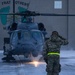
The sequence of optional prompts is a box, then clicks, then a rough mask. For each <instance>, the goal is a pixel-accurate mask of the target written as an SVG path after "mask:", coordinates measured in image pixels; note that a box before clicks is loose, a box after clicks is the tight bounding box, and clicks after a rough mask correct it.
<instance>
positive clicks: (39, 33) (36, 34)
mask: <svg viewBox="0 0 75 75" xmlns="http://www.w3.org/2000/svg"><path fill="white" fill-rule="evenodd" d="M32 34H33V37H34V38H35V39H36V40H37V41H38V42H42V41H43V36H42V34H41V32H38V31H32Z"/></svg>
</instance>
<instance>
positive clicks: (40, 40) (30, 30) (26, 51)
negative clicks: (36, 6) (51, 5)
mask: <svg viewBox="0 0 75 75" xmlns="http://www.w3.org/2000/svg"><path fill="white" fill-rule="evenodd" d="M2 15H20V16H22V23H20V24H17V23H12V25H10V26H8V27H7V28H6V29H7V30H8V34H9V36H10V37H9V38H4V46H3V50H4V53H3V54H4V55H6V57H3V58H2V60H5V61H10V60H15V58H14V57H13V56H12V55H24V56H25V57H26V58H28V57H30V56H31V55H32V56H33V57H37V56H38V54H40V53H42V50H43V46H44V41H45V35H46V33H47V32H46V29H45V28H44V25H43V23H39V24H37V23H34V22H32V18H31V16H39V15H40V14H39V13H35V12H31V11H28V10H27V11H25V12H21V13H14V14H2ZM6 44H9V48H8V49H7V48H6Z"/></svg>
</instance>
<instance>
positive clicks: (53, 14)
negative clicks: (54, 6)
mask: <svg viewBox="0 0 75 75" xmlns="http://www.w3.org/2000/svg"><path fill="white" fill-rule="evenodd" d="M0 15H19V16H75V14H55V13H35V12H31V13H8V14H7V13H0Z"/></svg>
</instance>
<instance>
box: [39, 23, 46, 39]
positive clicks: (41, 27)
mask: <svg viewBox="0 0 75 75" xmlns="http://www.w3.org/2000/svg"><path fill="white" fill-rule="evenodd" d="M38 29H39V30H40V31H42V33H43V35H44V37H45V38H46V34H47V32H46V28H45V27H44V24H43V23H38Z"/></svg>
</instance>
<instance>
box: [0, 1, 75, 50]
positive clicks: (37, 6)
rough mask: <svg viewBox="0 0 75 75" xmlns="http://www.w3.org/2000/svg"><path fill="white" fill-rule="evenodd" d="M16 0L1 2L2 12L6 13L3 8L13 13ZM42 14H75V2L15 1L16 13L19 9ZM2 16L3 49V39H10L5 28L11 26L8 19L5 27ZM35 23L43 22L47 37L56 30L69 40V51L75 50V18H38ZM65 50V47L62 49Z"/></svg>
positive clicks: (0, 45)
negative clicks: (7, 8)
mask: <svg viewBox="0 0 75 75" xmlns="http://www.w3.org/2000/svg"><path fill="white" fill-rule="evenodd" d="M13 1H14V0H12V1H11V0H2V1H0V12H3V13H4V12H5V11H4V10H3V8H5V7H8V6H9V7H10V9H9V10H8V13H9V12H13ZM27 6H28V9H29V10H32V11H36V12H40V13H56V14H75V0H15V12H18V7H22V8H26V7H27ZM2 17H3V16H1V15H0V49H2V48H3V38H4V37H8V34H7V31H6V30H4V29H3V27H4V26H5V25H7V24H9V21H8V19H7V17H6V21H5V22H6V23H4V25H3V23H2V22H3V21H4V20H5V18H4V19H3V18H2ZM34 21H35V22H37V23H39V22H42V23H43V24H44V25H45V27H46V30H47V32H48V34H47V37H49V36H50V34H51V32H52V31H54V30H56V31H58V32H59V34H60V35H62V36H64V37H65V38H67V39H68V41H69V45H68V46H67V49H75V33H74V32H75V16H37V17H34ZM62 48H64V47H62Z"/></svg>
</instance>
